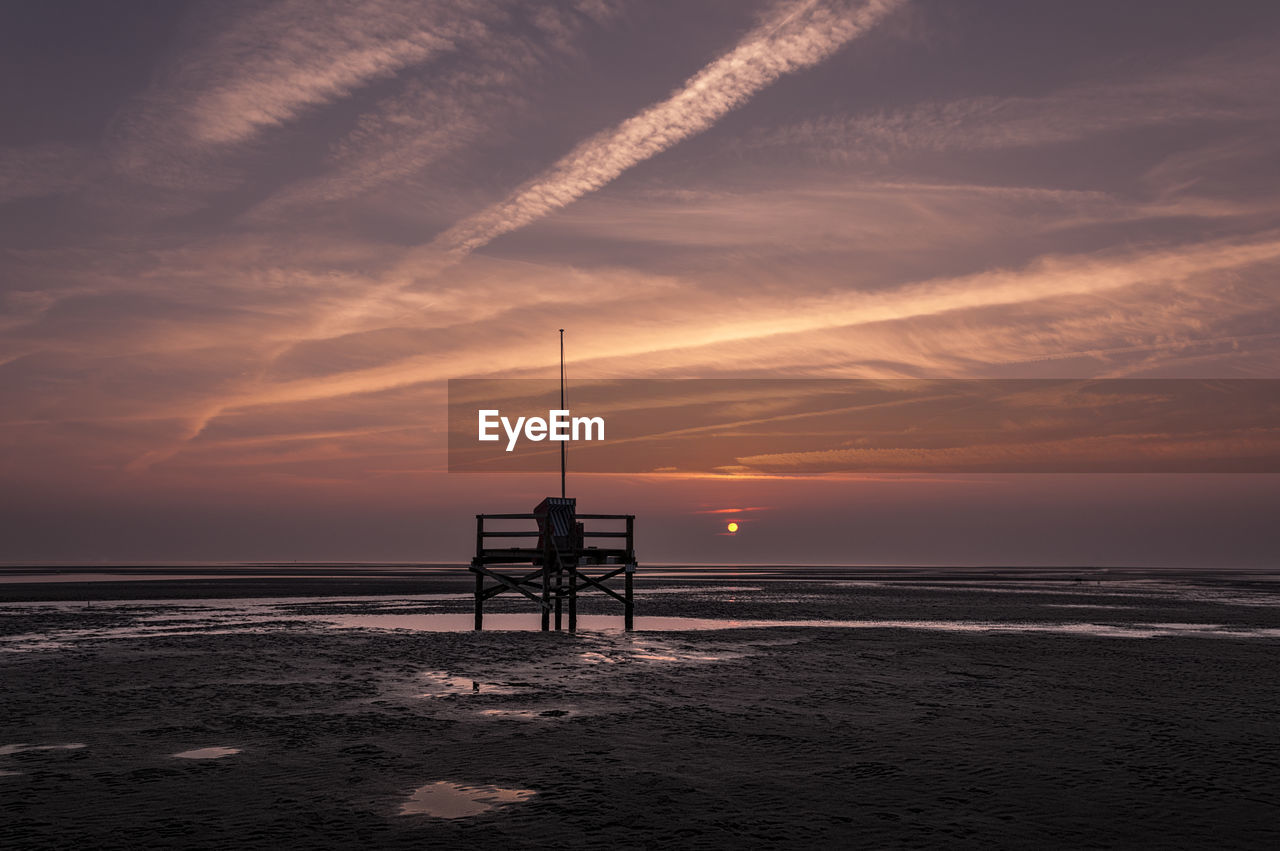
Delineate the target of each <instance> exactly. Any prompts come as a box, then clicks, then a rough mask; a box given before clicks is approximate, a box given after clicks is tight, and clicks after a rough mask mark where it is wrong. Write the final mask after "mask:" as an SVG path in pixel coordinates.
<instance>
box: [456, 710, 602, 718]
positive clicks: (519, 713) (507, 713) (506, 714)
mask: <svg viewBox="0 0 1280 851" xmlns="http://www.w3.org/2000/svg"><path fill="white" fill-rule="evenodd" d="M480 714H481V715H484V716H485V717H487V718H525V719H532V720H540V719H551V720H555V719H558V718H571V717H573V716H575V715H579V714H581V713H579V712H577V711H576V710H573V709H541V710H539V709H483V710H481V711H480Z"/></svg>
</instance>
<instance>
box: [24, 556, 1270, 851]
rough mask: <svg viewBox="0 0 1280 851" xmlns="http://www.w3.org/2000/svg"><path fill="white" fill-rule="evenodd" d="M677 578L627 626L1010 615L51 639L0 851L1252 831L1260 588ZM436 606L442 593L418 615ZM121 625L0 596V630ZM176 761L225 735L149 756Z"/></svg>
mask: <svg viewBox="0 0 1280 851" xmlns="http://www.w3.org/2000/svg"><path fill="white" fill-rule="evenodd" d="M725 584H726V583H725V581H723V580H717V581H716V582H715V583H713V586H715V587H718V586H723V585H725ZM678 587H679V586H678V584H668V585H667V586H665V590H666V592H665V593H652V594H651V595H650V596H647V597H646V596H643V594H642V596H641V598H640V599H641V601H642V605H643V606H644V607H645V608H642V610H641V611H642V613H651V614H675V615H689V614H694V613H697V614H700V615H706V616H718V617H725V616H734V617H770V616H772V617H777V618H798V617H804V618H824V617H825V618H831V617H838V618H846V619H856V618H886V617H893V618H912V619H925V620H929V619H935V620H967V621H973V620H978V621H981V622H984V623H996V624H1002V623H1003V624H1008V625H1010V626H1011V628H1012V629H1013V631H1010V632H984V631H977V632H962V631H942V630H921V629H883V628H881V629H848V628H799V627H787V628H767V629H761V628H754V629H739V630H721V631H698V632H679V633H673V632H668V633H636V634H633V635H631V636H626V635H622V634H617V633H582V634H579V635H577V636H571V635H567V634H539V633H516V632H507V633H499V632H485V633H481V634H475V633H466V632H463V633H428V632H424V633H413V632H387V631H374V630H361V629H332V628H329V627H326V626H324V625H323V624H319V623H316V622H314V621H297V622H291V621H290V620H289V618H288V617H287V616H286V617H283V618H282V620H281V621H279V622H274V623H265V624H259V625H257V626H255V627H254V631H250V632H245V631H240V632H229V633H223V632H219V631H218V630H219V626H218V624H217V623H215V622H214V620H213V619H208V620H204V619H202V617H201V616H200V615H199V614H198V613H197V614H196V615H193V616H191V620H189V621H187V622H184V623H183V631H190V630H193V629H194V630H196V631H200V630H204V632H203V633H201V634H177V635H166V634H153V635H149V636H147V637H141V638H121V637H110V636H111V633H108V632H104V633H102V635H101V636H100V637H96V638H95V637H85V634H84V633H83V632H79V631H76V632H74V635H76V636H78V637H76V638H75V639H74V640H70V641H66V642H63V643H61V644H57V643H55V645H54V646H52V647H51V648H50V649H45V650H25V651H21V652H18V651H15V650H13V649H12V648H11V649H10V650H9V652H0V683H2V685H0V727H2V729H3V733H0V746H4V745H11V744H18V743H26V744H35V745H55V744H83V745H84V747H81V748H74V749H47V750H22V751H16V752H11V753H7V754H4V755H0V847H3V848H6V849H7V848H15V849H17V848H44V847H62V848H107V847H129V848H149V847H201V848H258V847H264V848H265V847H272V848H329V847H371V848H382V847H386V848H414V849H422V848H439V847H445V848H447V847H459V848H507V849H509V848H525V847H531V848H532V847H569V848H577V847H592V848H596V847H598V848H606V847H653V848H660V847H690V848H704V847H705V848H724V847H791V848H801V847H804V848H827V847H885V846H888V847H901V846H911V847H940V846H945V847H993V846H994V847H1008V848H1026V847H1033V846H1036V847H1064V848H1065V847H1071V848H1076V847H1116V846H1122V847H1161V848H1165V847H1256V848H1264V847H1265V848H1272V847H1278V843H1280V794H1278V791H1277V790H1280V718H1278V717H1277V707H1280V676H1278V675H1277V670H1280V666H1278V665H1277V660H1276V652H1277V650H1278V649H1280V639H1277V638H1275V637H1274V633H1268V632H1266V630H1274V629H1276V628H1277V627H1280V607H1277V606H1276V605H1275V603H1277V602H1280V601H1277V600H1274V599H1271V598H1270V597H1269V595H1268V592H1266V591H1265V588H1263V589H1259V588H1258V587H1253V588H1250V589H1247V590H1244V591H1238V587H1237V586H1221V587H1218V586H1212V585H1211V586H1208V589H1209V590H1207V591H1205V590H1204V587H1205V586H1186V588H1185V589H1184V590H1185V592H1186V593H1182V592H1181V591H1179V590H1177V589H1173V590H1170V588H1169V586H1168V584H1167V583H1166V584H1165V585H1162V586H1161V588H1160V589H1159V590H1158V593H1156V592H1153V593H1150V594H1148V593H1147V591H1148V590H1150V589H1147V588H1145V587H1144V586H1142V585H1141V584H1139V585H1136V586H1121V585H1119V584H1113V585H1111V586H1109V587H1103V588H1092V589H1091V588H1082V587H1075V586H1071V585H1069V584H1066V583H1038V584H1034V585H1028V584H1026V583H1023V584H1021V585H1020V584H1018V583H1006V584H1005V585H1003V586H999V587H997V586H994V585H993V586H992V590H984V589H983V588H981V587H978V588H974V587H956V588H949V587H946V586H945V584H938V585H936V586H931V585H929V584H928V583H918V584H916V585H893V584H892V583H889V584H887V585H874V584H853V585H842V584H838V583H830V582H817V581H814V582H807V583H793V582H774V583H767V582H760V583H755V584H754V585H753V583H752V582H751V581H750V580H738V581H735V582H734V583H733V587H734V589H736V590H723V591H710V592H703V593H692V592H680V591H678V590H676V589H677V588H678ZM750 588H755V589H757V590H745V589H750ZM642 590H649V591H659V590H663V589H656V588H655V587H654V586H652V585H647V586H644V589H642ZM1237 591H1238V593H1237ZM405 600H406V601H407V602H410V603H412V598H408V597H406V598H405ZM370 605H371V604H367V603H365V602H362V601H360V600H358V599H354V600H351V601H349V602H346V603H342V604H332V603H328V604H319V603H315V604H305V603H300V604H299V605H298V607H297V608H296V609H295V610H294V611H296V612H297V613H299V614H301V613H304V612H306V613H312V614H314V613H315V612H316V611H331V612H334V613H341V612H348V613H350V612H360V611H364V610H367V609H369V608H370ZM326 606H327V607H328V608H325V607H326ZM449 606H453V607H454V608H462V607H463V606H464V604H463V603H461V602H457V603H449V602H447V601H446V602H444V603H433V604H432V605H431V606H426V605H424V607H423V609H422V610H423V611H439V610H441V607H445V608H448V607H449ZM148 611H149V612H151V613H152V614H153V615H154V612H155V611H156V609H154V608H151V609H148ZM172 611H173V613H174V614H177V615H184V613H185V614H187V615H190V612H187V610H185V609H183V608H182V606H181V605H179V604H176V603H175V604H173V606H172ZM409 611H413V609H412V608H410V609H409ZM286 614H287V612H286ZM136 616H137V612H136V611H132V610H130V609H129V608H128V607H123V608H119V607H117V608H115V609H109V608H106V607H102V606H98V607H95V608H94V609H91V610H83V609H78V608H77V609H71V608H61V609H54V608H41V607H30V606H26V607H15V606H5V605H3V604H0V639H2V638H3V637H4V636H15V635H28V636H29V635H32V634H42V635H48V636H57V635H59V634H61V633H62V632H63V631H66V630H82V629H84V628H86V627H89V628H96V629H103V630H110V629H116V628H119V627H120V626H121V625H127V624H128V623H129V622H131V620H132V619H134V618H135V617H136ZM1022 622H1033V623H1043V622H1053V623H1058V624H1075V625H1078V626H1082V627H1083V626H1084V625H1086V624H1090V623H1094V624H1104V625H1105V624H1112V625H1118V626H1124V625H1133V624H1146V623H1180V624H1213V625H1219V626H1220V627H1221V626H1223V625H1225V626H1232V625H1234V626H1235V627H1238V628H1239V632H1238V634H1235V635H1232V634H1231V630H1226V631H1225V632H1223V631H1222V630H1221V629H1220V630H1219V632H1220V633H1221V634H1214V635H1208V634H1206V635H1204V636H1196V635H1194V634H1190V633H1187V634H1162V635H1161V636H1159V637H1149V638H1134V637H1124V638H1121V637H1108V636H1105V635H1094V634H1089V633H1088V630H1087V629H1086V630H1085V631H1084V632H1083V633H1082V634H1062V633H1053V632H1050V633H1026V632H1020V631H1017V630H1016V626H1014V625H1016V624H1018V623H1022ZM1248 630H1257V631H1258V632H1257V634H1248ZM67 634H73V633H67ZM2 646H3V645H2V644H0V647H2ZM12 646H13V647H16V646H17V645H16V644H15V645H12ZM472 683H474V684H475V685H472ZM477 689H478V690H477ZM204 747H230V748H238V749H240V752H239V753H237V754H234V755H232V756H227V757H224V758H222V759H217V760H187V759H177V758H174V757H173V756H172V754H175V753H178V752H183V751H188V750H191V749H194V748H204ZM11 750H12V749H11ZM0 752H2V748H0ZM437 781H452V782H457V783H463V784H492V785H495V786H499V787H503V788H509V789H516V790H531V791H533V792H535V793H536V794H535V795H533V796H532V797H528V798H527V799H526V800H523V801H521V802H518V803H514V804H512V805H510V806H506V807H500V808H497V809H493V810H491V811H489V812H486V813H483V814H480V815H476V816H472V817H468V818H458V819H442V818H433V817H430V816H426V815H400V814H399V813H400V808H401V806H402V804H403V803H404V802H405V801H406V800H407V799H408V798H409V796H410V795H411V794H412V793H413V791H414V790H415V789H417V788H419V787H422V786H424V785H426V784H430V783H434V782H437Z"/></svg>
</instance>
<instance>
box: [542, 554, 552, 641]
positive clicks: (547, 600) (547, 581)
mask: <svg viewBox="0 0 1280 851" xmlns="http://www.w3.org/2000/svg"><path fill="white" fill-rule="evenodd" d="M550 621H551V565H550V564H548V563H547V562H543V563H542V631H543V632H546V631H547V630H549V629H550V628H551V623H550Z"/></svg>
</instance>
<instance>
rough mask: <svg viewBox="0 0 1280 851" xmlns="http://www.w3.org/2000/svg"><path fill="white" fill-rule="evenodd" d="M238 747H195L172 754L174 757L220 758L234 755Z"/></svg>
mask: <svg viewBox="0 0 1280 851" xmlns="http://www.w3.org/2000/svg"><path fill="white" fill-rule="evenodd" d="M238 753H240V748H196V749H195V750H193V751H183V752H182V753H175V754H172V756H173V758H174V759H222V758H223V757H224V756H235V755H236V754H238Z"/></svg>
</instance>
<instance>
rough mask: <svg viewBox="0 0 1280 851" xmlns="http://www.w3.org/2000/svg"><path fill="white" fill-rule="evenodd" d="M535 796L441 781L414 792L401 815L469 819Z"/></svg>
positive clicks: (529, 793) (535, 793) (403, 807)
mask: <svg viewBox="0 0 1280 851" xmlns="http://www.w3.org/2000/svg"><path fill="white" fill-rule="evenodd" d="M537 794H538V793H537V792H535V791H533V790H532V789H503V788H501V787H498V786H469V785H463V784H461V783H450V782H448V781H444V780H441V781H438V782H436V783H428V784H427V785H426V786H420V787H418V788H417V789H416V790H414V792H413V794H412V795H410V796H409V799H408V800H407V801H405V802H404V803H403V804H401V805H400V815H402V816H411V815H426V816H432V817H434V818H450V819H452V818H468V817H470V816H478V815H480V814H481V813H486V812H488V811H490V810H492V809H496V808H498V807H505V806H509V805H511V804H518V803H520V802H521V801H527V800H529V799H530V798H532V797H534V796H535V795H537Z"/></svg>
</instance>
